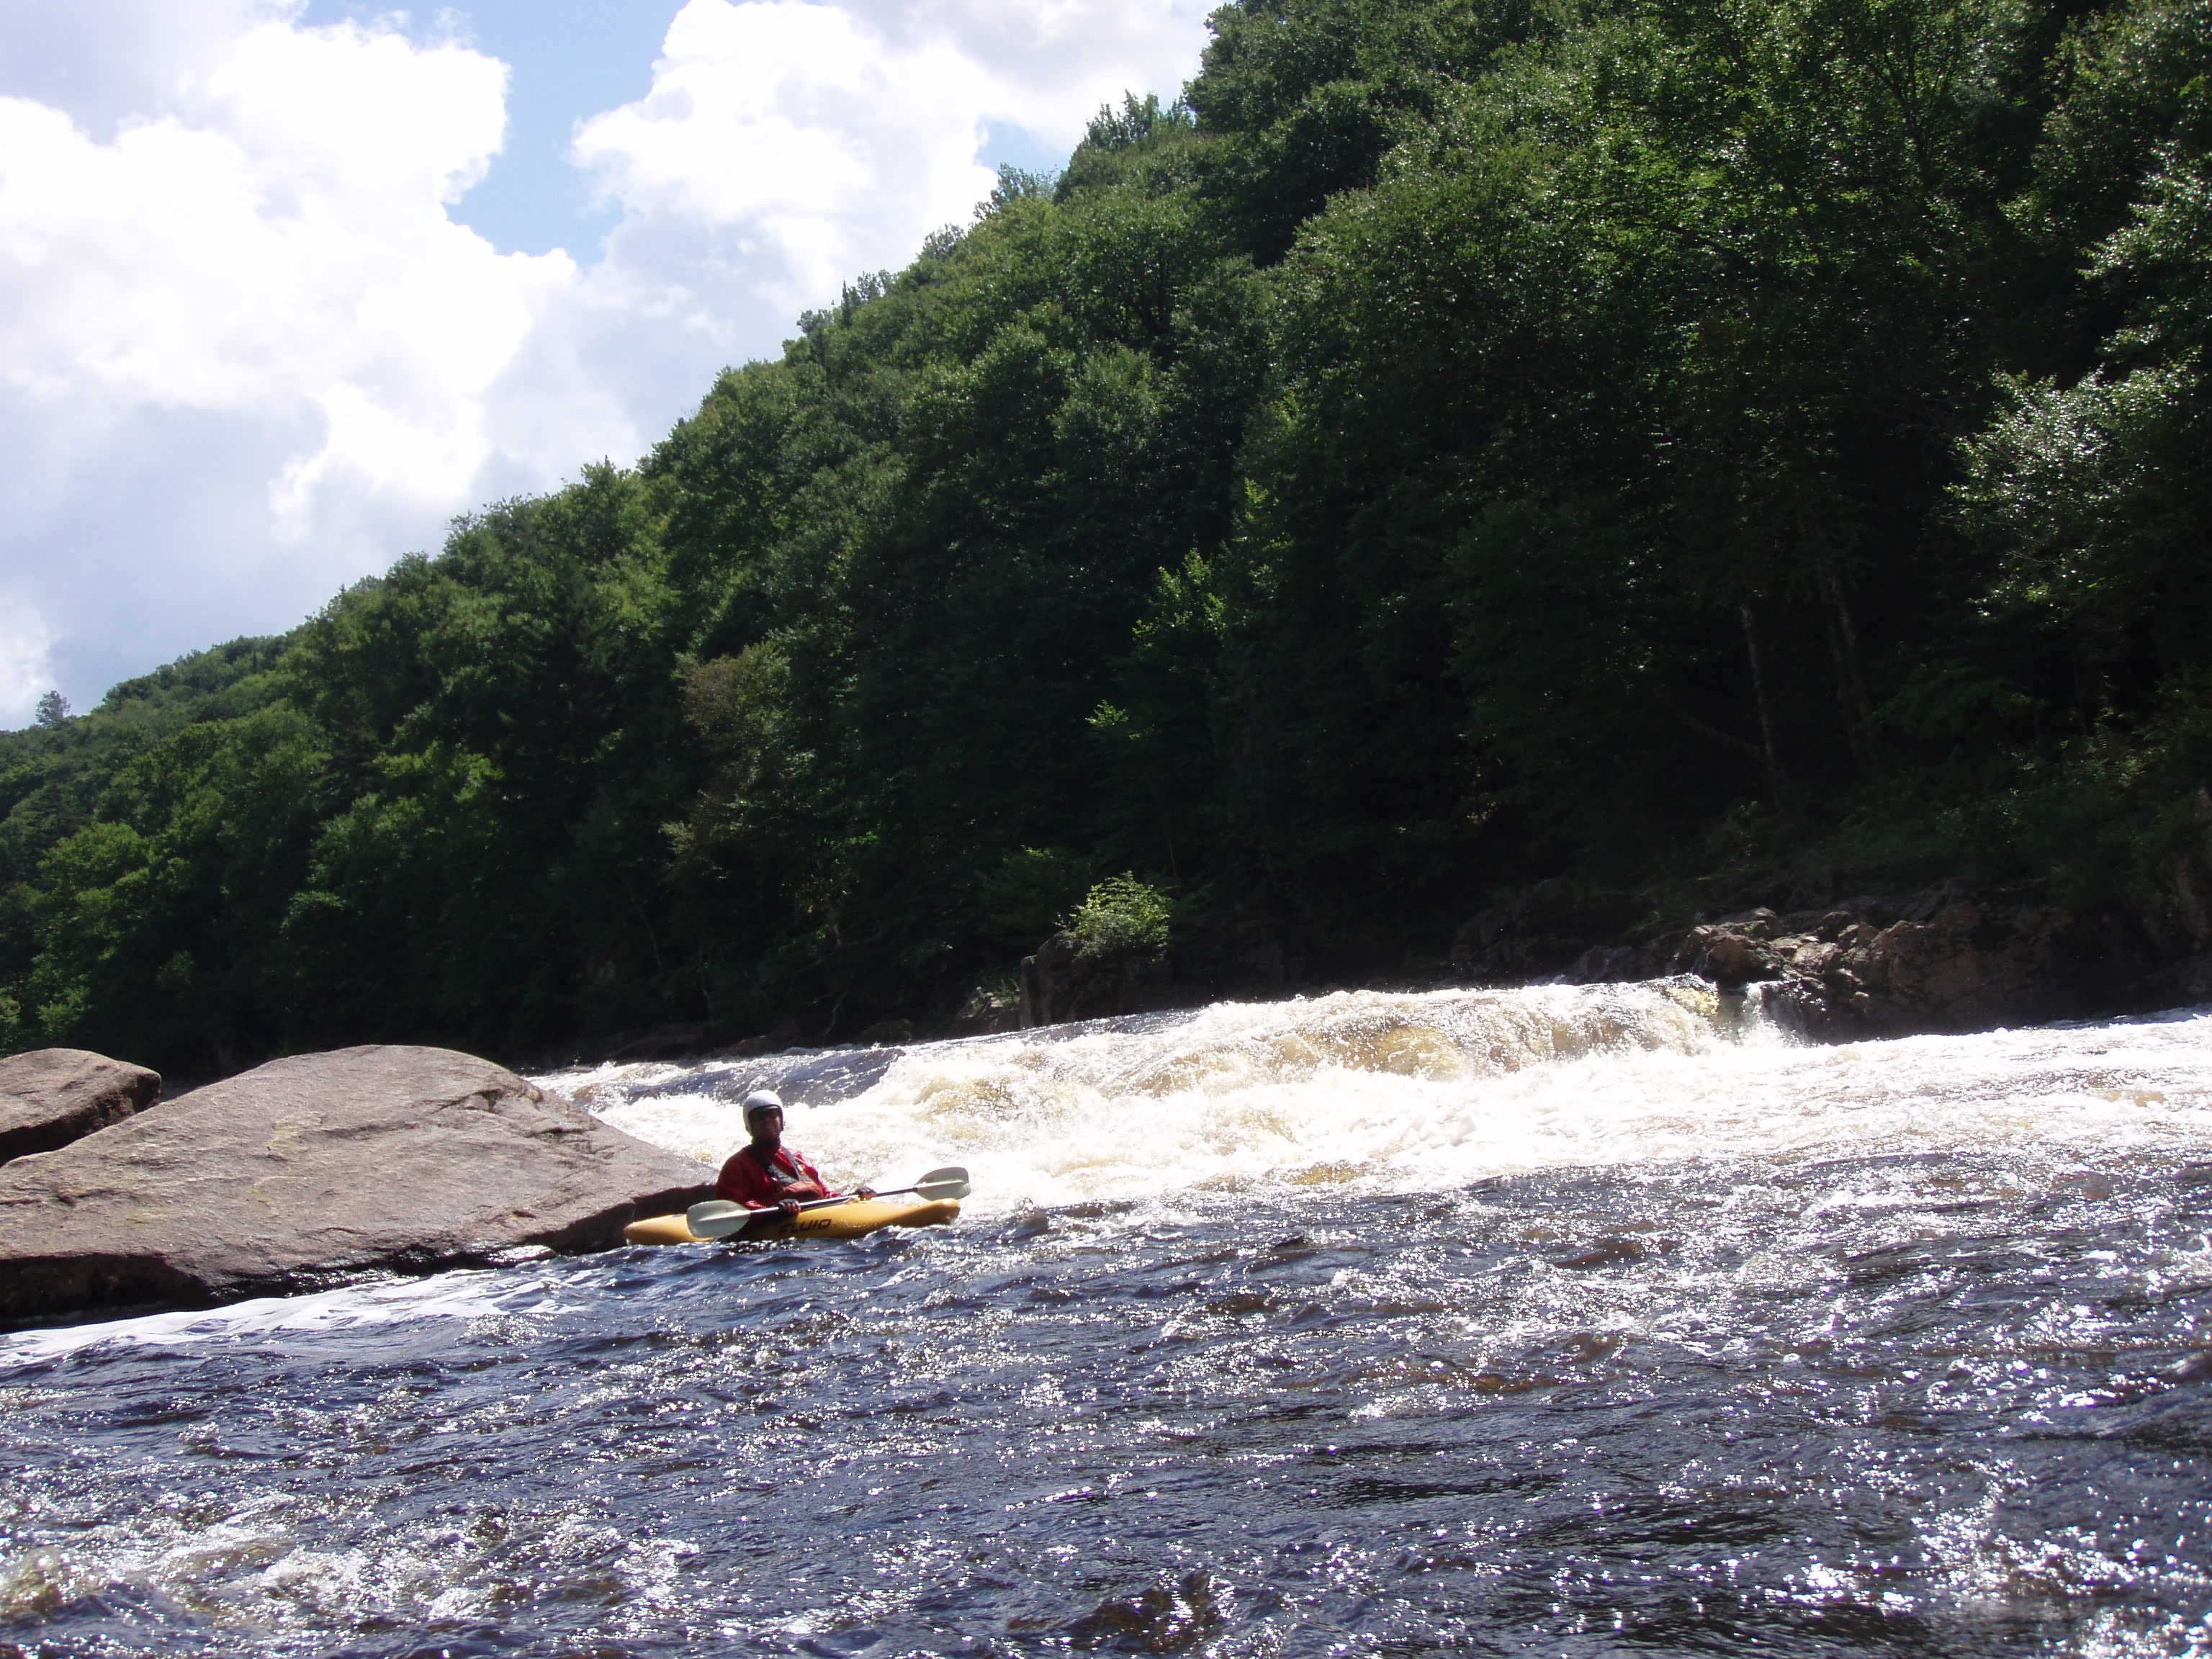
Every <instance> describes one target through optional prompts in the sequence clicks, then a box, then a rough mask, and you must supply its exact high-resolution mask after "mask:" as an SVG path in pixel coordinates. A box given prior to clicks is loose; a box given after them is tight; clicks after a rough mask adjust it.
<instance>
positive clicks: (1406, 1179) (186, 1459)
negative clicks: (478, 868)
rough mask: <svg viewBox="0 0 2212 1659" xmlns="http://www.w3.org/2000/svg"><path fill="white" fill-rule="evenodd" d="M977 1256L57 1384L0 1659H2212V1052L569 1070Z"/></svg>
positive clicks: (513, 1290) (2147, 1034)
mask: <svg viewBox="0 0 2212 1659" xmlns="http://www.w3.org/2000/svg"><path fill="white" fill-rule="evenodd" d="M556 1081H557V1082H559V1083H560V1084H561V1085H562V1086H565V1087H567V1088H568V1089H569V1090H570V1091H572V1092H574V1094H575V1095H576V1096H577V1097H579V1098H580V1099H582V1100H583V1101H585V1102H586V1103H588V1104H589V1105H591V1106H592V1109H594V1110H597V1111H599V1112H600V1113H601V1114H602V1115H604V1116H605V1117H606V1118H607V1119H608V1120H609V1121H611V1122H614V1123H616V1124H617V1125H619V1126H621V1127H624V1128H626V1129H628V1130H629V1131H630V1132H632V1133H636V1134H639V1135H641V1136H644V1137H645V1138H647V1139H652V1140H654V1141H656V1142H659V1143H660V1144H662V1145H665V1146H671V1147H672V1148H675V1149H678V1150H680V1151H684V1152H691V1153H694V1154H696V1155H700V1156H703V1157H711V1158H720V1156H721V1155H723V1154H724V1153H725V1152H726V1151H727V1150H728V1149H729V1147H730V1146H731V1145H732V1143H733V1141H734V1139H736V1138H737V1134H738V1129H737V1121H736V1119H737V1114H736V1109H735V1107H734V1105H733V1104H732V1101H733V1100H734V1099H735V1098H736V1097H738V1096H740V1095H741V1094H742V1093H743V1091H744V1089H745V1088H747V1087H749V1086H753V1085H757V1084H761V1083H769V1084H775V1085H780V1086H781V1087H783V1088H784V1089H785V1090H786V1091H787V1095H788V1096H789V1097H791V1098H792V1099H793V1101H794V1105H793V1109H792V1111H791V1114H790V1116H791V1127H790V1135H791V1139H793V1142H794V1144H797V1145H799V1146H801V1147H802V1148H804V1149H805V1151H807V1152H809V1153H810V1154H811V1155H812V1156H814V1157H815V1158H816V1159H817V1162H819V1163H821V1164H823V1166H824V1168H825V1170H829V1171H830V1172H832V1173H833V1175H834V1176H836V1177H838V1178H843V1179H849V1180H858V1179H862V1178H871V1177H872V1178H874V1179H875V1180H876V1181H877V1182H878V1183H879V1184H892V1182H894V1180H895V1178H896V1177H901V1176H904V1177H907V1178H909V1179H910V1178H911V1177H912V1176H915V1175H916V1174H918V1173H920V1172H921V1170H924V1169H927V1168H928V1167H930V1166H932V1165H935V1164H948V1163H957V1164H966V1165H968V1166H969V1168H970V1169H971V1170H973V1172H974V1176H975V1197H974V1198H973V1200H971V1201H970V1203H969V1206H968V1210H967V1212H966V1214H965V1215H964V1216H963V1218H962V1220H961V1222H960V1223H959V1224H958V1225H957V1226H955V1227H953V1228H951V1229H948V1230H941V1231H929V1232H915V1233H892V1234H879V1235H878V1236H876V1237H872V1238H869V1239H866V1240H862V1241H859V1242H856V1243H845V1244H821V1243H812V1244H804V1245H793V1246H781V1247H776V1246H741V1247H730V1246H707V1245H702V1246H696V1247H688V1248H682V1249H665V1250H651V1249H625V1250H621V1251H617V1252H613V1253H611V1254H607V1255H599V1256H594V1257H590V1258H584V1259H570V1260H560V1259H550V1258H549V1259H539V1260H533V1261H520V1262H517V1263H516V1264H514V1265H512V1266H509V1267H503V1268H501V1269H499V1270H496V1271H489V1272H471V1273H452V1274H447V1275H444V1276H441V1277H438V1278H435V1279H425V1280H420V1281H413V1282H401V1281H393V1282H387V1283H382V1284H377V1285H364V1286H356V1287H355V1288H352V1289H349V1290H345V1291H333V1292H329V1293H326V1294H323V1295H317V1296H310V1297H296V1298H292V1299H289V1300H282V1301H265V1302H258V1303H249V1304H240V1305H239V1306H236V1307H233V1308H229V1309H226V1310H218V1311H216V1312H213V1313H191V1314H176V1315H168V1316H159V1317H154V1318H146V1319H139V1320H134V1321H129V1322H118V1323H111V1324H106V1325H91V1326H76V1327H70V1328H62V1329H57V1330H52V1331H34V1332H27V1333H22V1334H17V1335H15V1336H13V1337H7V1338H0V1468H4V1471H5V1474H6V1480H5V1483H4V1490H0V1656H4V1655H8V1654H11V1653H21V1654H34V1655H40V1656H59V1655H72V1656H74V1655H104V1654H118V1655H119V1654H131V1655H137V1654H155V1653H160V1654H165V1655H166V1654H203V1653H204V1654H226V1655H228V1654H240V1655H303V1656H305V1655H313V1656H340V1655H342V1656H364V1659H365V1656H428V1655H532V1656H538V1655H543V1656H595V1659H616V1656H632V1655H637V1656H642V1655H665V1654H687V1655H688V1654H720V1653H761V1654H785V1653H795V1654H808V1655H822V1656H860V1655H866V1656H882V1659H889V1656H894V1655H908V1654H955V1655H974V1656H994V1655H1023V1654H1032V1653H1055V1654H1057V1653H1067V1652H1105V1653H1134V1654H1192V1655H1200V1654H1204V1655H1224V1656H1230V1655H1251V1656H1276V1655H1281V1656H1289V1655H1309V1654H1310V1655H1370V1654H1372V1655H1407V1656H1410V1655H1416V1654H1424V1653H1431V1652H1452V1653H1472V1654H1522V1653H1526V1654H1544V1655H1555V1654H1556V1655H1568V1656H1587V1655H1600V1654H1629V1653H1637V1654H1650V1653H1655V1652H1659V1653H1668V1652H1672V1653H1698V1654H1746V1655H1749V1654H1758V1655H1769V1654H1783V1655H1789V1654H1868V1653H1871V1654H1930V1655H1933V1654H1942V1655H1947V1656H1950V1655H1966V1656H1972V1655H1984V1654H1986V1655H2000V1654H2002V1655H2011V1654H2069V1655H2082V1656H2136V1655H2179V1654H2195V1655H2203V1654H2207V1653H2212V1624H2208V1613H2209V1612H2212V1479H2208V1474H2212V1465H2208V1452H2212V1392H2208V1391H2209V1390H2212V1381H2208V1380H2207V1379H2208V1377H2209V1376H2212V1361H2208V1360H2206V1359H2203V1358H2199V1356H2203V1355H2205V1354H2206V1352H2207V1350H2208V1348H2212V1011H2207V1010H2197V1011H2182V1012H2176V1013H2172V1014H2169V1015H2164V1016H2160V1017H2156V1018H2149V1019H2145V1020H2138V1021H2130V1022H2123V1023H2117V1024H2103V1025H2090V1026H2081V1027H2073V1028H2044V1029H2036V1030H2019V1031H2001V1032H1996V1033H1990V1034H1985V1035H1982V1036H1967V1037H1943V1038H1918V1039H1911V1040H1906V1041H1901V1042H1885V1043H1867V1044H1861V1045H1857V1046H1854V1047H1845V1048H1802V1047H1796V1046H1792V1045H1791V1044H1790V1043H1789V1042H1786V1041H1784V1039H1782V1038H1781V1037H1779V1036H1777V1035H1775V1034H1774V1033H1773V1032H1771V1030H1768V1029H1767V1028H1766V1027H1765V1025H1764V1024H1763V1023H1762V1022H1761V1021H1760V1020H1759V1018H1758V1014H1757V1011H1756V1009H1753V1010H1751V1011H1748V1012H1744V1011H1741V1010H1738V1009H1735V1008H1732V1007H1731V1006H1729V1005H1727V1004H1724V1003H1717V1002H1716V1001H1715V1000H1714V999H1713V998H1712V997H1711V994H1710V993H1709V992H1707V991H1705V990H1704V989H1703V988H1702V987H1698V986H1696V985H1694V984H1693V983H1691V982H1687V981H1684V982H1674V983H1664V984H1659V985H1653V986H1631V987H1605V988H1573V987H1539V988H1536V989H1534V990H1528V991H1517V992H1498V993H1468V992H1449V993H1437V994H1429V995H1423V996H1389V995H1380V994H1346V995H1340V996H1334V997H1328V998H1324V999H1320V1000H1310V1001H1304V1002H1294V1003H1284V1004H1275V1005H1268V1006H1234V1005H1225V1006H1218V1007H1214V1008H1211V1009H1207V1010H1204V1011H1202V1012H1198V1013H1196V1014H1191V1015H1178V1016H1159V1017H1153V1018H1149V1019H1142V1020H1133V1021H1124V1022H1117V1023H1114V1024H1109V1025H1103V1026H1092V1027H1082V1028H1066V1029H1061V1030H1054V1031H1051V1032H1042V1033H1028V1034H1024V1035H1023V1036H1018V1037H1000V1038H994V1039H987V1040H983V1041H980V1042H966V1043H958V1044H940V1045H931V1046H927V1047H917V1048H911V1049H908V1050H904V1051H898V1050H888V1049H878V1050H868V1051H860V1052H845V1053H840V1054H819V1055H787V1056H781V1057H778V1058H775V1059H774V1060H763V1061H760V1062H757V1063H754V1064H752V1065H750V1066H705V1067H700V1068H696V1069H691V1070H684V1069H679V1068H676V1067H671V1066H630V1067H604V1068H599V1069H598V1070H594V1071H589V1072H580V1073H574V1074H569V1075H567V1076H564V1077H562V1078H560V1079H556Z"/></svg>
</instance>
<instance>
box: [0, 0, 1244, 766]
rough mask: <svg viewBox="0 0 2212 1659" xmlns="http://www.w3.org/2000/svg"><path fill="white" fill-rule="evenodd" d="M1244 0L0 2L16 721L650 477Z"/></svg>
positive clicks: (8, 675) (1190, 66) (1, 452)
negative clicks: (641, 472) (738, 380)
mask: <svg viewBox="0 0 2212 1659" xmlns="http://www.w3.org/2000/svg"><path fill="white" fill-rule="evenodd" d="M1208 9H1209V0H843V3H812V0H475V3H471V4H464V5H459V6H455V7H451V8H441V9H428V8H425V9H415V10H411V11H400V10H394V9H390V8H388V7H384V6H378V5H370V4H362V3H356V0H0V502H4V504H5V505H4V507H0V727H8V726H22V725H25V724H27V723H28V722H29V721H30V720H31V718H32V712H33V707H34V705H35V704H36V702H37V700H38V698H39V697H40V695H41V694H42V693H43V692H45V691H46V690H49V689H56V690H60V691H61V692H62V694H63V695H64V696H66V697H67V698H68V699H69V700H70V702H71V704H72V705H73V706H74V707H75V708H77V709H79V710H82V709H85V708H90V707H92V706H93V705H94V704H95V703H97V702H99V700H100V696H101V695H102V694H103V693H104V692H105V691H106V689H107V688H108V687H109V686H110V685H112V684H114V683H115V682H116V681H118V680H120V679H125V678H130V677H131V676H133V675H137V674H142V673H144V672H146V671H149V669H152V668H154V667H156V666H158V665H160V664H161V663H164V662H167V661H169V660H171V659H174V658H176V657H178V656H180V655H182V654H184V653H186V652H189V651H192V650H196V649H198V648H199V647H204V646H208V645H213V644H216V643H217V642H219V641H224V640H228V639H233V638H235V637H237V636H239V635H247V634H270V633H277V632H281V631H283V629H288V628H290V627H291V626H293V625H294V624H295V623H298V622H299V621H301V619H302V618H303V617H307V616H309V615H311V614H313V612H314V611H317V610H319V608H320V607H321V606H322V605H325V603H327V602H328V601H329V599H331V596H332V595H333V594H335V593H336V592H337V591H338V590H339V589H340V588H342V587H343V586H345V585H346V584H347V583H349V582H351V581H354V580H358V579H359V578H361V577H362V576H365V575H370V574H376V573H378V572H380V571H382V570H384V569H386V568H388V567H389V566H390V565H391V564H392V562H393V561H394V560H395V559H397V558H398V557H400V556H403V555H404V554H406V553H409V552H411V551H435V549H436V548H437V547H438V545H439V544H440V543H441V541H442V539H443V537H444V533H445V526H446V525H447V522H448V521H449V520H451V519H452V518H453V516H454V515H456V514H457V513H465V512H467V511H469V510H471V509H472V508H475V507H481V506H483V505H484V504H486V503H488V502H491V501H500V500H504V499H507V498H508V497H511V496H513V495H523V494H529V493H532V492H536V491H541V490H544V489H552V488H555V487H557V486H558V485H559V484H560V483H562V482H564V481H565V480H568V479H569V478H573V477H575V476H576V474H577V473H578V471H580V469H581V468H582V467H583V466H584V465H586V464H588V463H590V462H592V461H595V460H598V459H603V458H604V459H612V460H614V461H616V462H617V463H619V464H628V463H629V462H633V461H635V460H636V459H638V458H639V457H640V456H641V455H642V454H644V453H645V452H646V451H647V450H648V449H649V448H651V447H652V446H653V443H654V442H655V441H657V440H658V439H659V438H660V437H661V436H662V435H665V433H666V432H667V430H668V428H670V427H671V425H672V424H674V422H676V421H677V420H678V419H680V418H681V417H682V416H684V415H685V414H687V413H688V412H690V410H692V409H693V408H695V407H696V405H697V404H698V401H699V399H700V398H701V397H702V396H703V395H704V393H705V392H706V391H707V389H708V386H710V385H711V384H712V382H713V380H714V375H715V374H716V373H717V372H718V371H719V370H720V369H721V368H724V367H726V366H727V365H730V364H734V363H741V362H748V361H750V360H752V359H755V358H758V357H766V356H775V354H776V352H777V351H778V349H780V347H781V343H782V342H783V341H784V340H785V339H787V338H788V337H791V336H792V335H793V334H794V333H795V332H796V331H797V330H796V321H797V319H798V316H799V313H800V312H801V311H803V310H805V309H807V308H808V307H813V306H819V305H823V304H825V303H828V302H829V301H834V300H835V299H836V296H837V293H838V290H839V288H840V286H841V285H842V283H844V282H846V281H848V280H849V279H851V278H852V277H854V276H858V275H860V273H862V272H864V271H870V270H879V269H894V270H895V269H896V268H897V267H899V266H901V265H902V264H905V263H906V262H907V261H908V259H910V258H912V257H913V255H914V254H915V252H916V250H917V249H918V248H919V247H920V246H921V241H922V239H923V238H924V237H925V236H927V234H929V233H930V232H931V231H933V230H935V229H937V228H939V227H941V226H944V225H946V224H956V223H964V222H967V221H968V220H969V217H970V216H971V215H972V213H973V210H974V208H975V204H976V203H977V202H978V201H980V200H981V199H982V197H985V196H986V195H987V194H988V193H989V191H990V188H991V185H992V183H993V181H994V178H995V174H996V169H997V167H998V166H999V165H1000V163H1002V162H1005V163H1012V165H1015V166H1018V167H1031V168H1039V167H1045V168H1048V167H1054V166H1056V165H1058V164H1059V163H1060V161H1064V160H1065V159H1066V155H1067V153H1068V151H1069V150H1070V149H1073V146H1074V144H1075V143H1076V141H1077V139H1079V137H1081V136H1082V131H1083V127H1084V125H1085V122H1086V121H1088V120H1089V118H1091V115H1092V114H1093V113H1095V112H1097V109H1098V107H1099V106H1100V105H1102V104H1104V103H1108V102H1114V103H1118V102H1119V101H1120V100H1121V94H1123V93H1124V92H1125V91H1134V92H1137V93H1139V94H1143V93H1146V92H1158V93H1160V94H1163V95H1168V94H1173V93H1175V92H1176V90H1178V89H1179V88H1181V86H1182V83H1183V82H1184V81H1186V80H1188V78H1189V76H1191V75H1192V74H1194V72H1195V71H1196V70H1197V67H1198V58H1199V52H1200V49H1201V47H1202V46H1203V45H1204V43H1205V39H1206V33H1205V16H1206V11H1207V10H1208Z"/></svg>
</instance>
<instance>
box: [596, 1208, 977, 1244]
mask: <svg viewBox="0 0 2212 1659" xmlns="http://www.w3.org/2000/svg"><path fill="white" fill-rule="evenodd" d="M959 1215H960V1205H959V1201H958V1200H956V1199H950V1198H939V1199H927V1198H856V1199H853V1200H849V1201H848V1202H846V1203H843V1204H831V1205H828V1206H825V1207H823V1208H822V1209H819V1210H801V1211H800V1212H799V1213H798V1214H797V1215H795V1216H785V1215H783V1214H782V1213H781V1212H777V1211H775V1210H764V1211H763V1212H761V1218H760V1219H759V1220H757V1221H749V1222H747V1223H746V1224H745V1226H744V1231H742V1232H737V1233H732V1234H731V1235H730V1237H732V1238H733V1239H736V1240H740V1241H742V1242H744V1243H759V1242H773V1241H775V1240H776V1239H780V1238H860V1237H864V1236H865V1235H866V1234H868V1233H872V1232H875V1231H878V1230H879V1229H881V1228H884V1227H942V1226H944V1225H946V1224H947V1223H948V1222H951V1221H954V1220H957V1219H958V1218H959ZM623 1237H624V1238H625V1239H627V1240H628V1241H629V1243H632V1244H702V1243H707V1242H708V1241H706V1240H704V1239H702V1238H701V1237H699V1236H698V1234H696V1233H695V1232H693V1231H691V1224H690V1222H688V1221H686V1220H685V1219H684V1218H683V1217H682V1216H680V1215H656V1216H651V1217H648V1218H646V1219H645V1220H643V1221H633V1222H631V1223H630V1224H629V1226H627V1227H625V1228H623Z"/></svg>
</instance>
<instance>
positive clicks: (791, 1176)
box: [714, 1141, 842, 1210]
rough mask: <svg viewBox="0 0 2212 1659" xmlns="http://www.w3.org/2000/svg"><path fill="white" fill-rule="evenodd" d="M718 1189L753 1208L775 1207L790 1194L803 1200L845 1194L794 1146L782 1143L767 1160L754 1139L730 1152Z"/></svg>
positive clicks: (717, 1185) (733, 1201) (730, 1197)
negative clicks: (754, 1144) (801, 1155)
mask: <svg viewBox="0 0 2212 1659" xmlns="http://www.w3.org/2000/svg"><path fill="white" fill-rule="evenodd" d="M810 1188H811V1190H809V1189H810ZM714 1190H715V1192H717V1193H718V1194H720V1195H721V1196H722V1197H724V1198H726V1199H728V1200H731V1202H732V1203H735V1204H742V1205H744V1206H745V1207H746V1208H747V1209H749V1210H772V1209H774V1208H775V1206H777V1205H779V1204H781V1203H782V1202H783V1200H785V1199H787V1198H795V1199H799V1200H801V1201H802V1202H803V1201H804V1200H807V1199H810V1198H838V1197H841V1196H842V1194H839V1193H836V1192H833V1191H832V1190H831V1189H830V1187H829V1182H826V1181H824V1180H823V1178H822V1176H821V1173H820V1171H818V1170H816V1169H815V1167H814V1166H813V1165H812V1164H809V1163H808V1162H807V1161H806V1160H805V1158H801V1157H800V1156H799V1154H798V1153H797V1152H793V1151H792V1150H791V1148H790V1147H788V1146H778V1147H777V1148H776V1149H775V1156H774V1157H772V1158H769V1159H768V1160H767V1161H766V1162H763V1160H762V1158H761V1155H760V1154H759V1153H758V1152H755V1151H754V1150H753V1147H752V1143H751V1142H750V1141H747V1142H746V1143H745V1144H744V1146H740V1147H738V1150H737V1151H736V1152H732V1153H731V1154H730V1157H729V1161H728V1162H727V1163H726V1164H723V1165H722V1173H721V1176H720V1178H719V1179H718V1180H716V1182H714Z"/></svg>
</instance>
